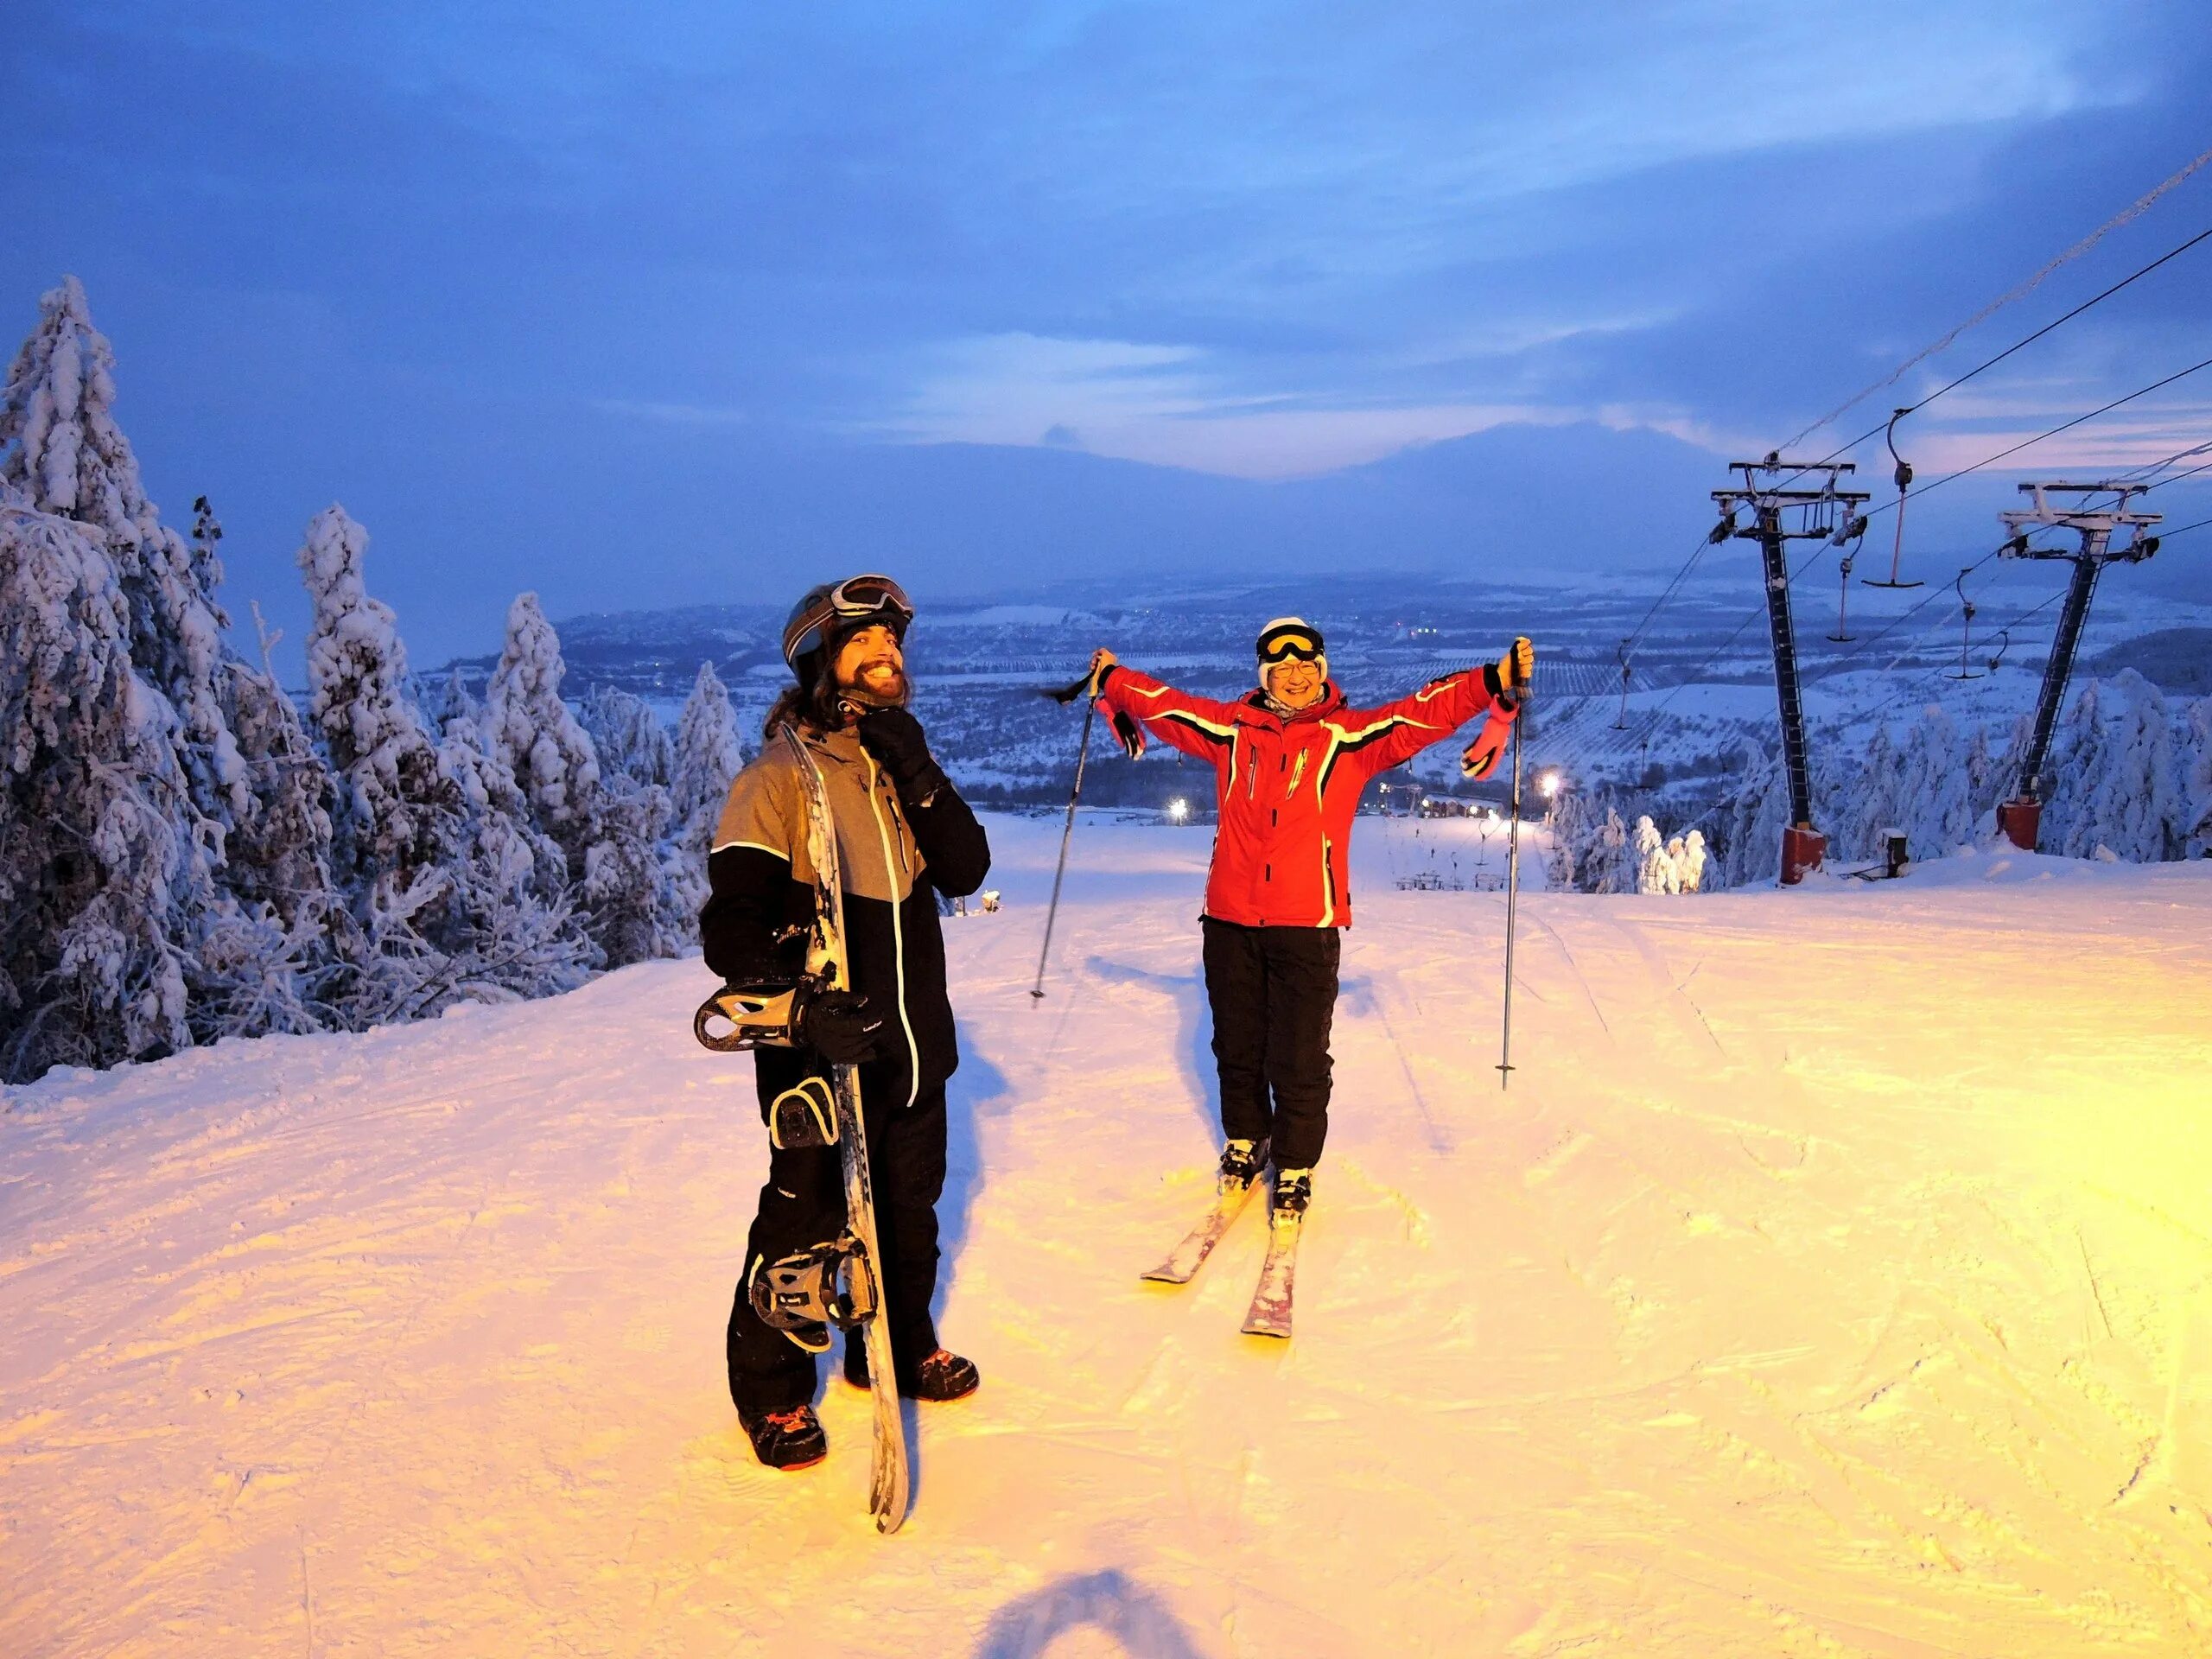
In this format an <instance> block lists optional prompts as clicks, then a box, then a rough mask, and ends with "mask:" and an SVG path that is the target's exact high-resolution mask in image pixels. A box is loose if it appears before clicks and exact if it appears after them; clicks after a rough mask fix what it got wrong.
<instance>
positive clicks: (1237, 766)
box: [1099, 664, 1513, 927]
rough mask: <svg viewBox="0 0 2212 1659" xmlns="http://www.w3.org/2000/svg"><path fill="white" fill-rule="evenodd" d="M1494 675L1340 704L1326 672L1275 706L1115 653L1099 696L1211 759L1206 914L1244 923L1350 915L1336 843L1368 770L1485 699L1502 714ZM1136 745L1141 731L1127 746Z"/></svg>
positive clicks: (1344, 834) (1344, 841)
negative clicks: (1300, 694)
mask: <svg viewBox="0 0 2212 1659" xmlns="http://www.w3.org/2000/svg"><path fill="white" fill-rule="evenodd" d="M1496 677H1497V671H1496V670H1495V669H1484V668H1471V669H1468V670H1466V671H1464V672H1462V673H1458V674H1451V675H1446V677H1444V678H1442V679H1440V680H1432V681H1430V682H1429V683H1427V685H1425V686H1423V687H1421V690H1418V691H1416V692H1414V694H1413V696H1409V697H1401V698H1399V699H1398V701H1397V702H1386V703H1384V704H1383V706H1382V707H1381V708H1379V709H1351V708H1347V707H1346V706H1345V703H1344V693H1343V692H1341V691H1339V690H1338V689H1337V685H1336V682H1335V681H1333V680H1332V681H1330V682H1329V683H1327V684H1326V685H1325V687H1324V688H1323V689H1322V693H1321V697H1320V701H1319V702H1315V703H1314V704H1313V705H1312V706H1311V707H1310V708H1306V709H1300V710H1299V711H1298V712H1297V713H1296V714H1294V715H1280V714H1277V713H1275V712H1274V710H1273V709H1269V708H1268V706H1267V700H1266V698H1265V697H1264V696H1262V694H1261V693H1259V692H1256V691H1255V692H1254V693H1253V694H1252V695H1251V696H1249V697H1247V698H1245V699H1244V700H1243V702H1215V701H1214V700H1213V699H1212V698H1211V697H1194V696H1191V695H1190V694H1189V693H1188V692H1185V691H1178V690H1175V689H1174V688H1173V686H1168V685H1162V684H1161V683H1160V682H1159V681H1158V680H1155V679H1154V678H1152V677H1150V676H1149V675H1146V674H1140V673H1138V672H1136V671H1135V670H1133V669H1128V668H1123V667H1122V666H1120V665H1119V664H1116V665H1115V666H1114V667H1112V668H1110V669H1109V670H1108V671H1107V673H1106V678H1105V683H1104V685H1103V687H1102V688H1101V690H1100V692H1099V700H1100V701H1101V702H1103V703H1104V704H1105V705H1106V707H1107V709H1108V710H1109V712H1110V713H1113V714H1116V715H1126V716H1128V719H1129V720H1130V721H1135V722H1136V723H1137V724H1138V725H1140V726H1141V727H1142V728H1144V729H1145V730H1146V731H1148V732H1150V733H1151V734H1153V735H1154V736H1155V737H1157V738H1159V739H1160V741H1162V742H1163V743H1166V744H1169V745H1172V746H1173V747H1175V748H1178V749H1180V750H1181V751H1182V752H1183V753H1185V754H1190V755H1196V756H1198V758H1199V759H1201V760H1210V761H1211V762H1212V763H1213V769H1214V793H1215V797H1216V801H1217V805H1218V807H1219V809H1220V819H1219V827H1218V828H1217V829H1216V830H1215V831H1214V842H1213V868H1212V869H1211V872H1210V873H1209V874H1208V875H1207V877H1206V909H1205V913H1206V914H1207V915H1209V916H1211V917H1214V918H1217V919H1218V920H1221V921H1224V922H1236V923H1240V924H1242V925H1244V926H1246V927H1349V926H1351V880H1350V879H1349V874H1348V870H1349V861H1348V860H1347V858H1346V856H1345V855H1346V852H1347V850H1348V849H1349V847H1350V845H1351V821H1352V815H1353V814H1354V813H1355V812H1356V811H1357V810H1358V808H1359V797H1360V792H1361V791H1363V790H1364V789H1365V788H1366V787H1367V780H1368V779H1370V778H1372V777H1374V776H1375V775H1376V773H1377V772H1387V771H1388V770H1389V768H1390V767H1392V766H1396V765H1398V764H1399V763H1400V762H1401V761H1404V760H1411V759H1412V758H1413V757H1414V755H1416V754H1418V753H1421V751H1422V750H1423V749H1425V748H1427V747H1429V746H1430V745H1431V744H1433V743H1440V742H1442V741H1444V740H1445V739H1446V738H1447V737H1449V736H1451V735H1452V733H1453V732H1455V731H1457V730H1458V729H1459V728H1460V727H1461V726H1463V725H1465V723H1466V722H1467V721H1470V720H1471V719H1473V718H1474V717H1475V716H1476V715H1478V714H1481V713H1483V712H1484V710H1486V709H1494V710H1495V713H1494V715H1493V716H1492V717H1493V718H1496V719H1500V720H1510V719H1511V718H1512V717H1513V716H1512V713H1511V711H1510V709H1509V708H1508V707H1507V705H1506V704H1504V703H1503V702H1500V701H1499V700H1498V698H1497V696H1496V693H1495V689H1494V682H1495V680H1496ZM1116 724H1117V726H1119V725H1125V724H1126V722H1120V721H1117V722H1116ZM1142 747H1143V744H1142V740H1141V738H1140V739H1139V740H1138V741H1136V742H1135V744H1133V745H1131V746H1130V748H1131V753H1137V752H1139V751H1141V748H1142Z"/></svg>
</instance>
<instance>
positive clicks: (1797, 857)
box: [1782, 823, 1828, 887]
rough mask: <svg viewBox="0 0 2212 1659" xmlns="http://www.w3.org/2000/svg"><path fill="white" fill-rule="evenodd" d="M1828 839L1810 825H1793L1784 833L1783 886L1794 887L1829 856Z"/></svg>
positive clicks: (1786, 828) (1785, 829) (1819, 866)
mask: <svg viewBox="0 0 2212 1659" xmlns="http://www.w3.org/2000/svg"><path fill="white" fill-rule="evenodd" d="M1827 850H1828V838H1827V836H1824V835H1822V834H1821V832H1820V831H1819V830H1817V829H1814V828H1813V826H1812V825H1811V824H1809V823H1793V824H1789V825H1788V826H1787V827H1785V828H1784V829H1783V832H1782V885H1783V887H1796V885H1797V884H1798V883H1799V882H1800V881H1802V880H1804V879H1805V878H1806V877H1807V876H1808V875H1810V874H1812V873H1813V872H1814V871H1815V870H1817V869H1819V868H1821V860H1822V859H1823V858H1825V857H1827Z"/></svg>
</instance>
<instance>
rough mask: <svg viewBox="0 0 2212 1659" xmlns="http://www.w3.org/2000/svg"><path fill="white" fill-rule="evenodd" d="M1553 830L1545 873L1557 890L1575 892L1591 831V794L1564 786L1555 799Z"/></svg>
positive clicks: (1546, 856)
mask: <svg viewBox="0 0 2212 1659" xmlns="http://www.w3.org/2000/svg"><path fill="white" fill-rule="evenodd" d="M1550 830H1551V836H1550V842H1549V845H1548V848H1547V849H1546V852H1545V855H1544V869H1545V874H1546V875H1547V876H1548V878H1549V880H1550V885H1551V887H1553V889H1554V891H1556V892H1560V893H1572V892H1574V891H1576V890H1577V889H1579V888H1580V887H1581V885H1582V883H1581V879H1580V878H1581V873H1582V871H1581V867H1582V860H1583V854H1584V850H1585V847H1586V842H1587V841H1588V839H1589V835H1590V804H1589V797H1588V796H1587V795H1586V794H1585V793H1584V792H1583V791H1580V790H1575V789H1563V790H1561V791H1560V792H1559V793H1558V794H1557V795H1556V796H1554V798H1553V800H1552V808H1551V824H1550Z"/></svg>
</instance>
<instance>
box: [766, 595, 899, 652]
mask: <svg viewBox="0 0 2212 1659" xmlns="http://www.w3.org/2000/svg"><path fill="white" fill-rule="evenodd" d="M884 611H889V612H891V613H893V614H894V615H895V616H896V617H897V618H898V619H899V620H898V623H897V626H898V627H899V630H901V631H902V632H903V631H904V629H905V627H906V624H908V623H909V622H912V620H914V602H913V601H912V600H910V599H908V598H907V597H906V589H905V588H901V587H900V586H899V584H898V583H897V582H893V581H892V579H891V578H890V577H888V576H881V575H865V576H848V577H846V578H845V580H844V581H842V582H837V583H836V584H835V585H833V586H830V587H826V588H816V589H814V590H813V591H812V592H811V593H810V594H807V595H806V597H805V598H804V599H802V600H800V601H799V602H798V605H797V606H796V607H793V608H792V611H791V618H790V620H788V621H786V622H785V624H784V660H785V662H787V663H795V662H797V661H798V659H799V658H801V657H804V656H805V655H806V653H807V652H810V651H816V650H819V649H820V648H821V645H822V640H823V630H824V629H825V628H826V627H828V626H829V624H830V623H831V622H833V621H835V620H837V619H839V618H843V619H845V620H852V619H853V618H855V617H862V616H874V615H877V614H879V613H881V612H884Z"/></svg>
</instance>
